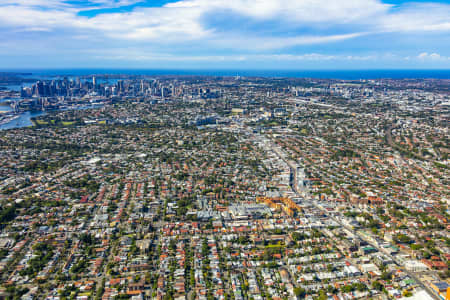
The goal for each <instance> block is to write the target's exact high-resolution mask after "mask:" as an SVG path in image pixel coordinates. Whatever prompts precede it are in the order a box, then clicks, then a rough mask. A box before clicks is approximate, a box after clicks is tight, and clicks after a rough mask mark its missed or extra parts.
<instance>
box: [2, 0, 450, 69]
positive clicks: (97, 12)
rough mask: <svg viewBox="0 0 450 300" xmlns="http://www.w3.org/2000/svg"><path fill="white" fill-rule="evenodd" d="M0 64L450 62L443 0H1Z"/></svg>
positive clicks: (449, 22) (449, 16)
mask: <svg viewBox="0 0 450 300" xmlns="http://www.w3.org/2000/svg"><path fill="white" fill-rule="evenodd" d="M0 34H1V36H2V39H1V40H0V69H11V68H167V69H174V68H175V69H177V68H189V69H195V68H198V69H214V68H218V69H226V68H231V69H298V70H301V69H385V68H386V69H387V68H388V69H391V68H397V69H434V68H440V69H450V1H414V2H412V1H404V0H401V1H394V0H385V1H381V0H1V1H0Z"/></svg>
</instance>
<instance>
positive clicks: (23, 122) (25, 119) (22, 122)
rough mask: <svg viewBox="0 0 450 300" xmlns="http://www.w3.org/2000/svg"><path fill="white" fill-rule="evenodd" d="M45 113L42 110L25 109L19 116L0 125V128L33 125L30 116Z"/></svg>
mask: <svg viewBox="0 0 450 300" xmlns="http://www.w3.org/2000/svg"><path fill="white" fill-rule="evenodd" d="M45 114H46V113H45V112H43V111H26V112H24V113H22V114H20V117H19V118H17V119H15V120H12V121H11V122H9V123H6V124H3V125H0V130H6V129H13V128H22V127H29V126H33V123H32V122H31V118H34V117H39V116H43V115H45Z"/></svg>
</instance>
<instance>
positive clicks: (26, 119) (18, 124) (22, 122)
mask: <svg viewBox="0 0 450 300" xmlns="http://www.w3.org/2000/svg"><path fill="white" fill-rule="evenodd" d="M2 107H3V106H0V110H2ZM4 107H5V110H6V108H8V107H9V106H4ZM101 107H103V104H92V105H84V106H79V107H76V108H65V109H61V111H65V110H82V109H89V108H101ZM10 111H11V109H10ZM46 114H47V113H46V112H43V111H26V112H23V113H21V114H20V117H19V118H17V119H15V120H12V121H10V122H8V123H6V124H3V125H0V130H6V129H14V128H22V127H29V126H33V122H31V119H32V118H34V117H40V116H45V115H46Z"/></svg>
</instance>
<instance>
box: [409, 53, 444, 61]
mask: <svg viewBox="0 0 450 300" xmlns="http://www.w3.org/2000/svg"><path fill="white" fill-rule="evenodd" d="M417 58H418V59H420V60H448V59H450V57H447V56H441V55H440V54H439V53H428V52H422V53H420V54H419V55H417Z"/></svg>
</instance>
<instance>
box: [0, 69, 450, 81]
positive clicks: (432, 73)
mask: <svg viewBox="0 0 450 300" xmlns="http://www.w3.org/2000/svg"><path fill="white" fill-rule="evenodd" d="M0 72H28V73H31V75H26V76H23V77H28V78H35V79H54V78H58V77H64V76H66V77H77V76H87V75H93V74H116V75H117V74H127V75H148V76H152V75H154V76H158V75H202V76H242V77H267V78H271V77H276V78H279V77H291V78H319V79H341V80H360V79H382V78H390V79H425V78H427V79H429V78H430V79H431V78H432V79H450V70H394V69H392V70H231V69H229V70H212V69H211V70H201V69H197V70H169V69H17V70H11V69H8V70H0Z"/></svg>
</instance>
